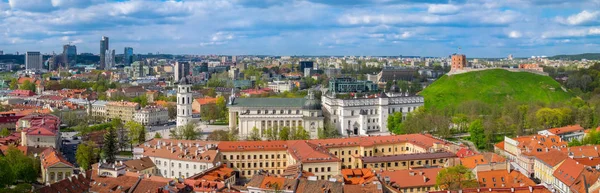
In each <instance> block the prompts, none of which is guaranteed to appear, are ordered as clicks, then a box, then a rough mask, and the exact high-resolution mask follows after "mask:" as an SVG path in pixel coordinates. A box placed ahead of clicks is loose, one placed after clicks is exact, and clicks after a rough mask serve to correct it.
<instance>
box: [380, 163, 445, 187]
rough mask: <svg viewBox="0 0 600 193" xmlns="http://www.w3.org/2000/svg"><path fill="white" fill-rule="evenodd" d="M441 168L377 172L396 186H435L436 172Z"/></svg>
mask: <svg viewBox="0 0 600 193" xmlns="http://www.w3.org/2000/svg"><path fill="white" fill-rule="evenodd" d="M440 170H442V168H421V169H411V170H396V171H383V172H377V173H378V174H380V175H381V177H382V178H385V177H389V179H390V183H389V184H390V185H391V186H392V187H396V188H410V187H430V186H435V182H436V177H437V174H438V173H439V172H440Z"/></svg>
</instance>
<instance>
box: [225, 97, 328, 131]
mask: <svg viewBox="0 0 600 193" xmlns="http://www.w3.org/2000/svg"><path fill="white" fill-rule="evenodd" d="M229 100H230V101H229V127H230V129H237V130H238V131H239V135H240V137H241V138H247V137H248V136H249V135H250V133H251V132H252V129H253V128H254V127H256V128H257V129H258V130H259V133H260V136H261V137H263V138H265V137H266V130H267V129H269V128H270V129H276V130H277V131H280V130H281V129H282V128H283V127H288V128H299V127H302V128H303V129H304V130H306V131H307V132H308V133H309V135H310V138H311V139H315V138H317V137H318V128H323V119H324V117H323V111H322V110H321V104H320V102H319V100H317V99H315V98H314V95H313V93H312V91H309V94H308V96H307V97H306V98H239V99H238V98H230V99H229ZM277 133H278V132H277Z"/></svg>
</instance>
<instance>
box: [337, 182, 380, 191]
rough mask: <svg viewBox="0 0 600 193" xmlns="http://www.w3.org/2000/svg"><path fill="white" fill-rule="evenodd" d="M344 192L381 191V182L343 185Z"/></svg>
mask: <svg viewBox="0 0 600 193" xmlns="http://www.w3.org/2000/svg"><path fill="white" fill-rule="evenodd" d="M344 193H383V187H382V185H381V184H363V185H358V184H356V185H344Z"/></svg>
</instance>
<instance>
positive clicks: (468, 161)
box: [460, 153, 506, 169]
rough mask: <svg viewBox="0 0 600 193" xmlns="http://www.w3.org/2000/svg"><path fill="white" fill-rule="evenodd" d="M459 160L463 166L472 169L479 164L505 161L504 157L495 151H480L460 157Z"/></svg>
mask: <svg viewBox="0 0 600 193" xmlns="http://www.w3.org/2000/svg"><path fill="white" fill-rule="evenodd" d="M460 162H461V164H462V165H463V166H465V167H467V168H470V169H473V168H475V167H477V165H481V164H490V163H503V162H506V159H505V158H504V157H502V156H500V155H498V154H495V153H482V154H477V155H473V156H468V157H464V158H460Z"/></svg>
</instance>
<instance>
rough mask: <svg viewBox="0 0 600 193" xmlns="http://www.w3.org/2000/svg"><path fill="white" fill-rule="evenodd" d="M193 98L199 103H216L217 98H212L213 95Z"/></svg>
mask: <svg viewBox="0 0 600 193" xmlns="http://www.w3.org/2000/svg"><path fill="white" fill-rule="evenodd" d="M194 100H196V101H198V103H200V105H206V104H215V103H217V98H214V97H204V98H197V99H194Z"/></svg>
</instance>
